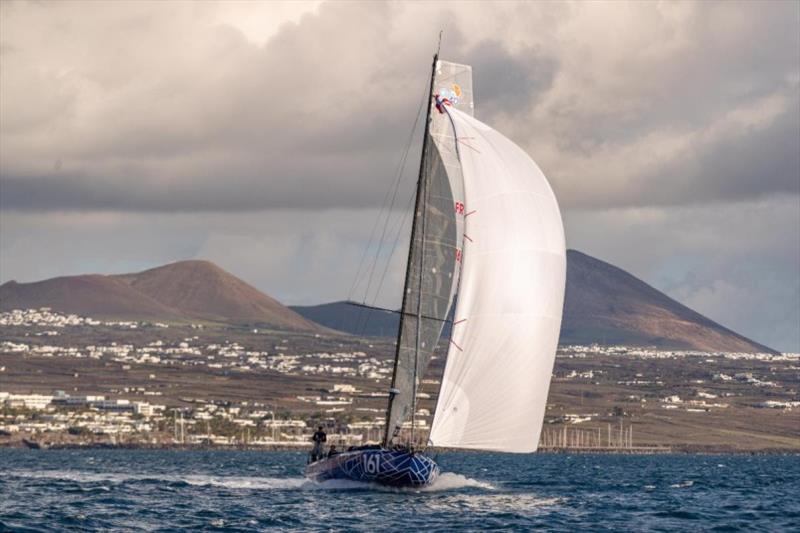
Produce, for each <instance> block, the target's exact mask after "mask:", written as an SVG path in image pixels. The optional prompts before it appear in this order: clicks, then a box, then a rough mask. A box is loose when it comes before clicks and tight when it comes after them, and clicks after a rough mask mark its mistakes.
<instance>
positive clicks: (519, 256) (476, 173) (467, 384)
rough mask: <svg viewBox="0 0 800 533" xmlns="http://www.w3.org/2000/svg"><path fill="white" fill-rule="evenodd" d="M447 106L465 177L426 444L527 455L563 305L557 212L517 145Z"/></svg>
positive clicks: (535, 436) (534, 439)
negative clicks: (443, 353) (444, 347)
mask: <svg viewBox="0 0 800 533" xmlns="http://www.w3.org/2000/svg"><path fill="white" fill-rule="evenodd" d="M470 96H471V95H470ZM446 113H447V115H449V118H450V119H452V128H453V129H454V130H455V131H454V137H455V139H456V144H457V145H458V150H459V159H460V162H461V173H462V174H463V184H464V204H465V205H464V220H463V224H460V226H462V227H463V228H464V238H463V253H462V254H461V258H462V266H461V273H460V274H461V276H460V277H461V279H460V284H459V290H458V299H457V305H456V310H455V315H454V324H453V332H452V340H451V344H450V347H449V351H448V355H447V363H446V367H445V372H444V376H443V378H442V383H441V389H440V392H439V398H438V402H437V406H436V412H435V416H434V419H433V423H432V428H431V433H430V441H431V443H432V444H433V445H434V446H441V447H454V448H470V449H481V450H494V451H502V452H533V451H535V450H536V448H537V445H538V442H539V435H540V433H541V428H542V422H543V419H544V412H545V405H546V402H547V394H548V389H549V385H550V378H551V375H552V371H553V363H554V360H555V352H556V347H557V344H558V335H559V329H560V326H561V315H562V308H563V303H564V287H565V281H566V251H565V242H564V229H563V225H562V222H561V214H560V212H559V208H558V204H557V202H556V198H555V195H554V194H553V191H552V189H551V188H550V185H549V183H548V182H547V179H546V178H545V176H544V174H543V173H542V171H541V170H540V169H539V167H538V166H537V165H536V163H535V162H534V161H533V160H532V159H531V158H530V157H529V156H528V155H527V154H526V153H525V152H524V151H523V150H522V149H520V148H519V147H518V146H517V145H515V144H514V143H513V142H511V141H510V140H508V139H507V138H506V137H504V136H503V135H501V134H500V133H498V132H497V131H495V130H493V129H492V128H490V127H489V126H487V125H485V124H483V123H481V122H480V121H478V120H476V119H475V118H473V117H472V116H470V114H468V113H466V112H464V111H460V110H459V109H457V108H454V107H453V106H448V107H447V108H446ZM445 116H446V115H443V116H442V117H445Z"/></svg>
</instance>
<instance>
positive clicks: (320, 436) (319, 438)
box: [311, 426, 328, 461]
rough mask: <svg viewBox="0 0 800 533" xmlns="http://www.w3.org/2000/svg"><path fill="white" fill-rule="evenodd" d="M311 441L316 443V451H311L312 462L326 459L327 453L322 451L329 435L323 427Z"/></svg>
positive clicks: (320, 427) (319, 428) (318, 429)
mask: <svg viewBox="0 0 800 533" xmlns="http://www.w3.org/2000/svg"><path fill="white" fill-rule="evenodd" d="M311 440H312V441H314V449H312V450H311V460H312V461H316V460H318V459H322V458H323V457H325V452H324V451H323V450H322V443H324V442H325V441H326V440H328V435H327V434H325V431H323V429H322V426H319V427H318V428H317V431H316V432H315V433H314V436H313V437H311Z"/></svg>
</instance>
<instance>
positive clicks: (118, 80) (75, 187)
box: [0, 0, 800, 352]
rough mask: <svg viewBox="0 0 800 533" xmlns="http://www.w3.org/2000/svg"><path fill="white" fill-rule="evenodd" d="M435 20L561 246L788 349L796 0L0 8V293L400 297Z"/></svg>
mask: <svg viewBox="0 0 800 533" xmlns="http://www.w3.org/2000/svg"><path fill="white" fill-rule="evenodd" d="M440 30H443V40H442V47H441V57H442V58H443V59H448V60H452V61H456V62H462V63H468V64H471V65H472V66H473V73H474V86H475V113H476V116H477V117H478V118H479V119H480V120H482V121H484V122H486V123H487V124H489V125H491V126H493V127H495V128H496V129H498V130H499V131H501V132H503V133H504V134H505V135H507V136H508V137H509V138H511V139H512V140H514V141H515V142H516V143H517V144H519V145H520V146H521V147H523V148H524V149H525V150H526V151H527V152H528V153H529V154H530V155H531V156H532V157H533V158H534V159H535V160H536V161H537V163H538V164H539V166H540V167H541V168H542V169H543V170H544V172H545V174H546V175H547V176H548V178H549V180H550V182H551V184H552V186H553V189H554V191H555V193H556V196H557V198H558V201H559V203H560V206H561V209H562V216H563V218H564V223H565V228H566V234H567V243H568V246H569V247H570V248H575V249H578V250H581V251H583V252H586V253H588V254H590V255H593V256H595V257H598V258H600V259H603V260H605V261H608V262H610V263H612V264H614V265H617V266H619V267H621V268H623V269H625V270H627V271H629V272H631V273H632V274H634V275H636V276H638V277H640V278H641V279H643V280H645V281H647V282H648V283H650V284H652V285H653V286H655V287H656V288H658V289H660V290H662V291H664V292H666V293H667V294H668V295H670V296H672V297H673V298H676V299H677V300H679V301H680V302H682V303H684V304H686V305H688V306H690V307H692V308H693V309H695V310H697V311H699V312H701V313H703V314H705V315H707V316H709V317H710V318H712V319H714V320H716V321H718V322H720V323H721V324H723V325H725V326H727V327H730V328H732V329H734V330H735V331H738V332H740V333H742V334H744V335H747V336H749V337H751V338H753V339H755V340H757V341H759V342H762V343H765V344H767V345H769V346H771V347H774V348H777V349H780V350H784V351H794V352H798V351H800V37H799V36H800V3H798V2H794V1H786V2H782V1H778V2H768V1H767V2H732V1H731V2H714V1H705V2H675V3H673V2H646V1H641V2H631V3H626V2H613V3H611V2H528V3H524V2H523V3H517V2H491V3H480V2H464V3H460V2H442V3H436V2H429V3H419V2H386V3H384V2H318V1H312V2H288V3H280V2H256V1H248V2H232V1H228V2H220V3H215V2H210V1H206V2H177V1H175V2H146V1H136V2H124V1H123V2H113V3H101V2H88V3H81V2H70V1H59V2H46V1H43V2H16V1H5V0H4V1H3V2H0V283H1V282H5V281H8V280H11V279H15V280H17V281H21V282H22V281H34V280H39V279H43V278H48V277H53V276H60V275H71V274H81V273H88V272H97V273H121V272H129V271H137V270H142V269H145V268H149V267H153V266H157V265H161V264H164V263H167V262H172V261H178V260H183V259H208V260H211V261H214V262H215V263H217V264H219V265H220V266H221V267H223V268H225V269H227V270H229V271H230V272H232V273H234V274H236V275H238V276H240V277H242V278H243V279H245V280H246V281H248V282H250V283H251V284H253V285H255V286H257V287H258V288H260V289H262V290H264V291H265V292H267V293H268V294H270V295H272V296H274V297H276V298H278V299H279V300H281V301H283V302H284V303H288V304H311V303H321V302H326V301H333V300H339V299H343V298H347V297H354V298H356V299H364V298H366V300H367V301H368V302H375V303H377V304H378V305H383V306H396V305H398V304H399V300H400V293H401V287H402V279H403V272H404V267H405V265H404V263H405V259H406V253H405V251H404V247H405V246H407V240H408V239H407V233H408V231H409V229H408V226H407V225H405V226H402V225H401V223H402V221H403V220H404V215H405V213H406V211H405V206H407V205H408V202H407V200H408V199H409V198H410V195H411V194H412V191H413V184H414V181H415V179H416V175H415V174H416V166H417V160H418V157H419V144H420V142H419V136H418V135H417V136H415V137H413V141H412V143H411V149H410V152H409V155H408V159H407V164H406V165H405V167H400V161H401V160H402V156H403V152H404V150H405V147H406V146H407V144H408V138H409V135H410V133H411V132H412V131H413V129H412V127H413V124H414V120H415V117H416V115H417V110H418V109H419V106H420V102H421V97H422V96H423V95H424V91H425V88H426V84H427V82H428V79H427V78H428V75H429V72H430V61H431V57H432V55H433V52H434V51H435V49H436V43H437V39H438V34H439V31H440ZM398 168H402V170H401V171H398ZM398 172H399V173H398ZM397 175H399V176H400V188H399V192H398V195H397V198H396V202H395V209H394V211H392V212H391V213H392V215H391V217H390V218H389V223H388V224H387V231H386V238H385V239H384V240H385V241H387V242H388V243H389V246H387V247H385V248H383V250H384V252H382V253H379V254H378V256H377V257H378V261H377V264H376V266H375V269H374V272H373V283H372V284H371V285H370V290H369V291H366V288H367V280H368V279H369V272H370V270H371V267H370V265H372V264H373V263H374V260H373V248H374V247H373V248H368V252H367V253H366V259H365V260H364V261H363V262H362V261H361V259H362V257H364V256H365V254H364V250H365V247H367V245H368V243H369V242H370V236H371V234H372V233H373V228H375V227H376V220H379V222H378V224H377V233H378V234H381V233H382V228H383V221H382V219H380V218H379V216H380V215H381V213H384V212H385V209H382V205H384V204H383V201H384V198H385V195H386V191H387V190H391V186H392V183H393V181H394V179H395V177H396V176H397ZM398 235H399V237H396V236H398ZM395 238H398V241H397V242H398V245H397V247H396V248H394V253H393V254H392V255H391V256H390V254H389V253H388V251H390V250H392V249H393V248H392V246H391V243H393V242H394V239H395ZM404 239H405V242H404ZM359 265H361V266H362V268H361V271H360V274H358V275H357V272H359ZM365 266H366V267H365ZM384 270H385V272H386V275H385V277H384V275H383V272H384ZM382 277H383V278H384V283H379V280H380V279H381V278H382ZM354 285H355V290H351V289H353V287H354ZM378 288H379V289H380V290H378ZM365 291H366V292H365Z"/></svg>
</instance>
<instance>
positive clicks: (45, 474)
mask: <svg viewBox="0 0 800 533" xmlns="http://www.w3.org/2000/svg"><path fill="white" fill-rule="evenodd" d="M8 475H10V476H16V477H21V478H28V479H50V480H59V481H72V482H75V483H81V484H85V483H110V484H114V485H117V484H123V483H137V482H139V483H171V484H172V483H175V484H187V485H193V486H201V487H202V486H206V487H222V488H227V489H242V490H381V491H392V492H409V491H410V492H441V491H456V490H459V489H464V488H479V489H485V490H494V489H495V487H494V486H493V485H492V484H490V483H487V482H484V481H478V480H476V479H472V478H468V477H466V476H462V475H461V474H454V473H450V472H445V473H443V474H441V475H440V476H439V477H438V478H437V479H436V481H434V482H433V483H432V484H431V485H428V486H426V487H421V488H417V489H408V488H392V487H385V486H382V485H377V484H374V483H366V482H360V481H351V480H346V479H331V480H327V481H322V482H313V481H309V480H308V479H306V478H303V477H260V476H212V475H202V474H197V475H185V476H180V475H172V474H128V473H116V472H85V471H75V470H39V471H19V470H18V471H10V472H8Z"/></svg>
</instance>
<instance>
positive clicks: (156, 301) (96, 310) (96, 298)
mask: <svg viewBox="0 0 800 533" xmlns="http://www.w3.org/2000/svg"><path fill="white" fill-rule="evenodd" d="M39 307H50V308H52V309H53V310H55V311H60V312H65V313H75V314H79V315H83V316H90V317H92V318H107V319H128V320H163V321H171V320H183V321H189V320H207V321H213V322H228V323H246V324H264V325H268V326H271V327H275V328H279V329H291V330H309V331H319V330H321V329H322V328H321V327H320V326H319V325H317V324H315V323H314V322H312V321H310V320H308V319H306V318H304V317H302V316H300V315H298V314H297V313H295V312H294V311H292V310H291V309H289V308H288V307H285V306H283V305H282V304H280V303H279V302H278V301H276V300H274V299H273V298H270V297H269V296H267V295H266V294H264V293H263V292H261V291H259V290H258V289H256V288H255V287H253V286H251V285H248V284H247V283H245V282H244V281H242V280H241V279H239V278H237V277H236V276H234V275H232V274H230V273H228V272H226V271H224V270H223V269H221V268H219V267H218V266H216V265H215V264H213V263H210V262H208V261H179V262H177V263H172V264H169V265H165V266H161V267H157V268H153V269H150V270H145V271H144V272H138V273H135V274H122V275H115V276H103V275H97V274H93V275H86V276H68V277H61V278H53V279H49V280H45V281H39V282H35V283H17V282H15V281H9V282H7V283H4V284H3V285H0V311H8V310H10V309H25V308H39Z"/></svg>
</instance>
